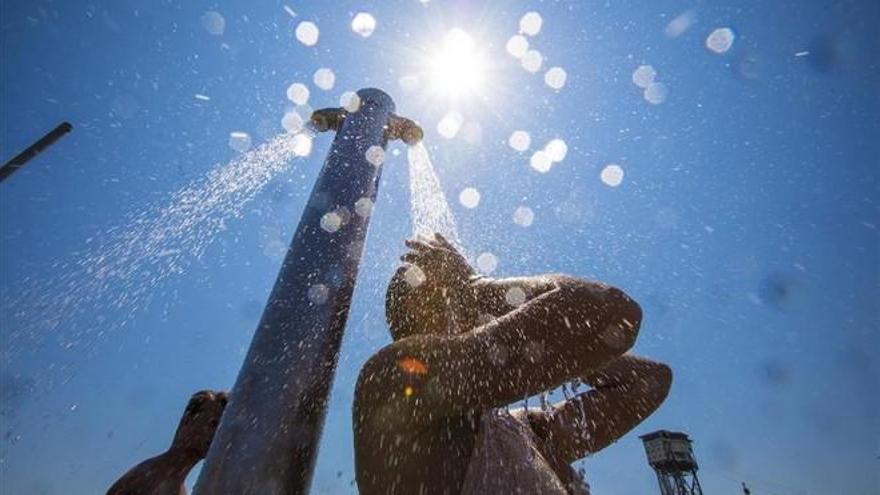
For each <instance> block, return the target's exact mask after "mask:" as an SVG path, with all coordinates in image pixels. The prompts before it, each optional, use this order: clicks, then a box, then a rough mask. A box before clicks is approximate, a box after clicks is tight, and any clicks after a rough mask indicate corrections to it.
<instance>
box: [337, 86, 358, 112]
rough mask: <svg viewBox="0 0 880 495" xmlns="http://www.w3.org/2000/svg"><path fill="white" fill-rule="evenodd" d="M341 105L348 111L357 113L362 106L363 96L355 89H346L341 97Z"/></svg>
mask: <svg viewBox="0 0 880 495" xmlns="http://www.w3.org/2000/svg"><path fill="white" fill-rule="evenodd" d="M339 106H341V107H342V108H344V109H345V111H346V112H348V113H355V112H357V111H358V110H360V108H361V97H360V96H358V95H357V93H355V92H354V91H346V92H345V93H342V96H340V97H339Z"/></svg>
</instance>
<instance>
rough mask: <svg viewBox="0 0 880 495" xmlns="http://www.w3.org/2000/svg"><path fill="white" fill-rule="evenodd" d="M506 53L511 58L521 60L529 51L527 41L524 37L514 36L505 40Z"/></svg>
mask: <svg viewBox="0 0 880 495" xmlns="http://www.w3.org/2000/svg"><path fill="white" fill-rule="evenodd" d="M505 48H506V49H507V53H509V54H510V56H512V57H516V58H522V56H523V55H525V54H526V52H527V51H528V49H529V40H528V39H526V37H525V36H522V35H519V34H515V35H513V36H511V37H510V39H509V40H507V45H506V46H505Z"/></svg>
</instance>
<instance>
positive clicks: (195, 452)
mask: <svg viewBox="0 0 880 495" xmlns="http://www.w3.org/2000/svg"><path fill="white" fill-rule="evenodd" d="M227 401H228V397H227V395H226V392H213V391H210V390H202V391H200V392H196V393H195V394H193V396H192V398H190V400H189V404H187V406H186V410H185V411H184V412H183V417H182V418H181V419H180V425H179V426H178V427H177V432H176V433H175V434H174V440H173V441H172V442H171V447H169V448H168V450H167V451H165V452H164V453H162V454H159V455H157V456H156V457H153V458H150V459H147V460H146V461H144V462H142V463H140V464H138V465H137V466H135V467H133V468H131V469H130V470H129V471H128V472H127V473H125V474H124V475H123V476H122V477H121V478H119V480H118V481H116V483H113V486H111V487H110V490H108V491H107V495H183V494H186V487H185V486H184V481H185V480H186V476H187V474H189V472H190V470H191V469H192V468H193V466H195V465H196V463H198V462H199V461H200V460H202V459H204V458H205V455H207V453H208V448H209V447H210V446H211V440H212V439H213V438H214V432H215V431H217V425H218V424H219V423H220V417H221V416H222V415H223V410H224V409H225V408H226V403H227Z"/></svg>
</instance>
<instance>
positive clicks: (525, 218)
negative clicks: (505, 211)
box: [513, 206, 535, 227]
mask: <svg viewBox="0 0 880 495" xmlns="http://www.w3.org/2000/svg"><path fill="white" fill-rule="evenodd" d="M534 221H535V212H533V211H532V209H531V208H529V207H528V206H520V207H519V208H517V209H516V211H514V212H513V222H514V223H515V224H517V225H519V226H522V227H528V226H530V225H532V222H534Z"/></svg>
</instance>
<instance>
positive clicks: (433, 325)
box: [385, 263, 476, 340]
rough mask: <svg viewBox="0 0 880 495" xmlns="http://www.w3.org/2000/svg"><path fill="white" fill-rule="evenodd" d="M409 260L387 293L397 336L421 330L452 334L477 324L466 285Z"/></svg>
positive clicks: (390, 321)
mask: <svg viewBox="0 0 880 495" xmlns="http://www.w3.org/2000/svg"><path fill="white" fill-rule="evenodd" d="M441 278H442V277H438V276H434V274H433V273H431V272H425V271H423V270H422V269H421V268H419V267H418V266H417V265H414V264H410V263H406V264H404V265H403V266H401V267H400V268H398V269H397V271H396V272H395V273H394V276H393V277H391V282H390V283H389V284H388V291H387V293H386V295H385V318H386V320H387V321H388V327H389V330H390V331H391V337H392V338H393V339H394V340H400V339H402V338H405V337H410V336H413V335H420V334H451V333H458V332H462V331H464V330H467V329H470V328H473V326H474V325H473V321H475V320H476V317H475V315H474V314H473V313H474V303H473V301H472V300H471V299H470V298H469V297H468V295H467V291H466V290H465V289H464V287H457V286H450V285H449V284H443V283H441V282H440V279H441Z"/></svg>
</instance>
